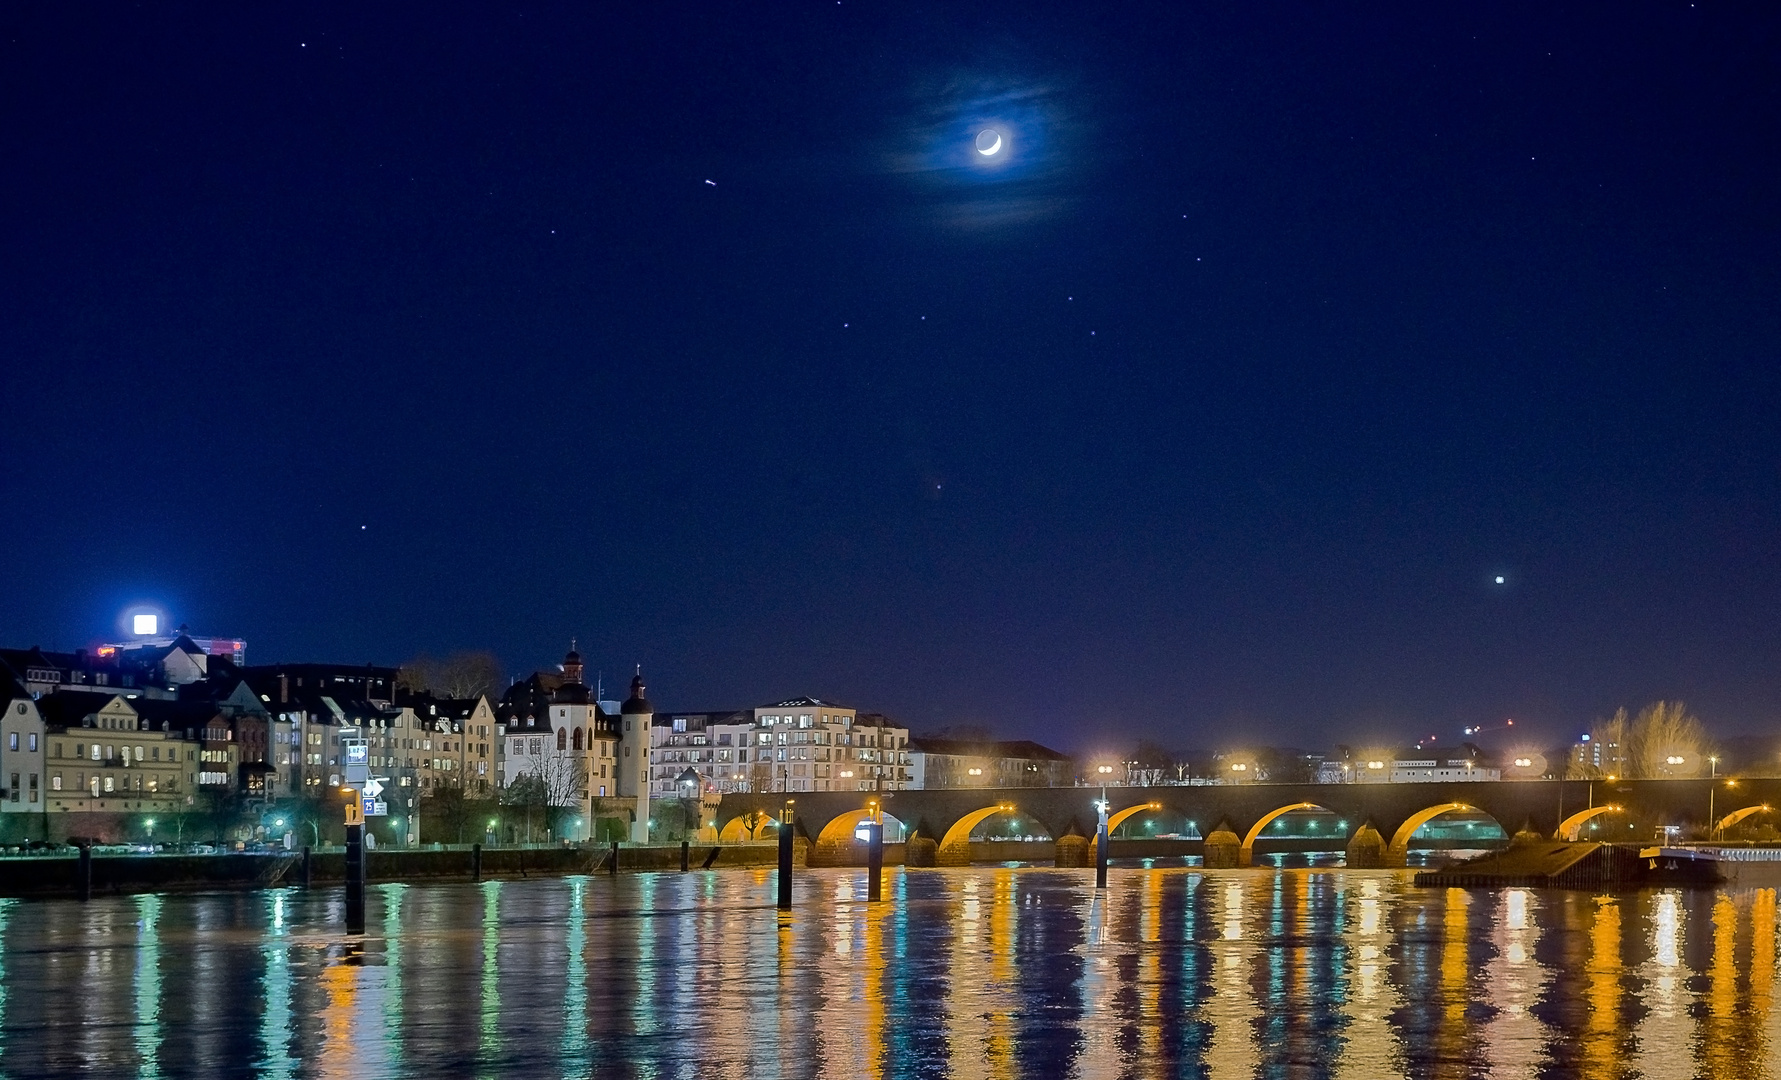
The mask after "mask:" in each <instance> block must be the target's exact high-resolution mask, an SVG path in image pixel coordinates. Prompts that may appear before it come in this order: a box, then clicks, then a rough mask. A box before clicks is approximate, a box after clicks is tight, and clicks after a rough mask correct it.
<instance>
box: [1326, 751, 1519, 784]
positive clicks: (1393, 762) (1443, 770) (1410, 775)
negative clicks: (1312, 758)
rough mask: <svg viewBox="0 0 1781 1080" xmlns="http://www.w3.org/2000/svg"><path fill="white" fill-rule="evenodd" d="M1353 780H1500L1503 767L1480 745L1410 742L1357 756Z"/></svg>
mask: <svg viewBox="0 0 1781 1080" xmlns="http://www.w3.org/2000/svg"><path fill="white" fill-rule="evenodd" d="M1352 764H1353V767H1354V768H1353V776H1354V782H1355V783H1360V784H1441V783H1452V782H1454V781H1467V780H1501V779H1502V778H1503V773H1502V770H1501V769H1499V768H1497V765H1496V761H1495V759H1494V758H1492V756H1491V755H1490V754H1488V753H1486V752H1485V751H1484V750H1483V749H1482V748H1481V747H1479V746H1477V745H1475V744H1473V743H1469V742H1468V743H1460V744H1459V745H1458V746H1411V747H1406V748H1404V749H1402V750H1399V751H1397V752H1396V753H1394V754H1392V755H1391V756H1390V757H1389V758H1386V757H1384V756H1366V755H1365V754H1363V755H1361V756H1359V757H1357V758H1356V759H1355V760H1354V761H1353V762H1352Z"/></svg>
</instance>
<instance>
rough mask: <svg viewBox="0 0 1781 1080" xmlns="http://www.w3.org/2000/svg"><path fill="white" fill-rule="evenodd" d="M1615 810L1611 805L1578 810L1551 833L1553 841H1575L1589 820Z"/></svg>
mask: <svg viewBox="0 0 1781 1080" xmlns="http://www.w3.org/2000/svg"><path fill="white" fill-rule="evenodd" d="M1616 809H1618V807H1616V806H1614V805H1613V804H1612V803H1603V804H1602V805H1600V806H1592V807H1590V808H1589V809H1587V810H1579V811H1577V812H1576V813H1575V814H1572V815H1571V816H1570V817H1568V818H1565V819H1564V820H1563V821H1561V822H1559V823H1558V829H1557V830H1556V831H1554V832H1553V834H1552V838H1553V839H1555V840H1575V839H1577V834H1578V833H1580V832H1582V831H1583V826H1584V825H1585V824H1587V823H1588V822H1589V820H1590V819H1591V818H1598V817H1601V816H1602V815H1603V814H1606V813H1609V812H1610V811H1613V810H1616Z"/></svg>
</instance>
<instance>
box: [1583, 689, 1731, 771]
mask: <svg viewBox="0 0 1781 1080" xmlns="http://www.w3.org/2000/svg"><path fill="white" fill-rule="evenodd" d="M1589 743H1590V750H1589V752H1588V754H1589V756H1588V759H1587V760H1585V761H1582V762H1577V763H1574V764H1573V767H1572V768H1570V769H1569V770H1567V772H1568V773H1569V775H1572V776H1575V777H1579V778H1591V779H1601V778H1604V777H1609V776H1614V777H1623V778H1626V779H1661V778H1663V777H1682V776H1698V775H1700V772H1701V761H1702V758H1703V756H1704V755H1705V754H1706V749H1707V734H1706V731H1705V730H1704V729H1703V728H1702V727H1701V722H1700V720H1699V719H1697V718H1696V717H1694V716H1693V715H1691V714H1690V713H1689V712H1688V707H1687V706H1685V705H1683V704H1682V703H1681V702H1680V701H1654V702H1652V703H1651V704H1649V705H1647V706H1645V707H1644V708H1643V709H1640V710H1639V714H1638V716H1636V717H1633V718H1631V719H1628V717H1627V712H1626V710H1625V709H1617V710H1615V713H1614V715H1613V716H1612V717H1610V718H1609V719H1607V720H1602V721H1598V722H1597V723H1596V724H1595V726H1593V727H1591V728H1590V729H1589Z"/></svg>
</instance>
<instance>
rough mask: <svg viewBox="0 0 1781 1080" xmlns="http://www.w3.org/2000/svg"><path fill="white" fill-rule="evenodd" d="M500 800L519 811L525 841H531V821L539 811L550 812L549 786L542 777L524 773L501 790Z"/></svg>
mask: <svg viewBox="0 0 1781 1080" xmlns="http://www.w3.org/2000/svg"><path fill="white" fill-rule="evenodd" d="M501 802H502V803H503V804H505V805H507V806H511V807H513V808H514V809H515V810H518V811H520V812H521V813H522V814H523V815H524V818H525V822H526V841H525V842H526V843H531V842H532V821H533V818H534V817H535V816H536V815H538V814H539V813H541V812H542V813H545V814H548V813H549V812H550V788H549V787H548V786H547V785H546V784H545V783H544V780H543V778H542V777H539V776H536V775H534V774H532V773H526V774H524V775H522V776H520V777H518V778H517V779H515V780H514V781H513V782H512V783H511V784H508V785H507V787H506V788H504V789H503V790H502V792H501Z"/></svg>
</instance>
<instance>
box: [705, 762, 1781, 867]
mask: <svg viewBox="0 0 1781 1080" xmlns="http://www.w3.org/2000/svg"><path fill="white" fill-rule="evenodd" d="M1101 790H1102V789H1100V788H1098V787H1073V788H971V789H947V790H924V791H897V792H884V793H882V795H875V794H873V793H870V792H851V791H846V792H840V791H837V792H827V791H818V792H808V791H806V792H792V793H789V794H782V793H778V792H772V793H762V794H754V795H740V794H737V795H725V796H724V797H723V799H722V800H721V801H720V802H719V804H718V807H717V815H716V821H715V825H716V826H717V829H718V832H719V836H720V837H721V838H722V839H724V840H737V839H743V838H746V837H748V836H750V835H758V834H759V832H760V831H761V827H762V825H763V823H764V822H767V821H772V820H778V818H779V817H780V816H781V815H782V814H784V813H786V812H788V811H789V813H790V816H791V818H792V820H793V828H794V829H795V830H797V835H798V836H800V837H801V838H803V839H805V840H807V841H808V842H809V843H810V844H811V849H810V855H809V860H810V863H811V864H812V865H816V866H823V865H831V866H833V865H847V864H851V863H854V862H857V861H860V860H861V858H862V856H863V846H861V845H859V844H857V843H856V841H855V840H854V831H855V829H856V828H857V827H858V825H859V824H860V822H862V821H864V820H865V819H866V817H867V816H868V815H869V814H870V813H871V812H872V806H871V804H872V803H873V801H874V800H877V799H882V800H883V810H884V813H886V814H888V815H890V816H891V817H894V818H895V819H896V820H898V821H900V822H902V823H903V825H904V827H905V828H906V829H908V830H909V831H910V840H909V844H908V848H907V861H908V863H909V865H912V866H919V865H941V866H962V865H968V864H969V863H970V862H971V840H970V836H971V832H972V830H973V829H975V828H976V827H977V826H978V825H979V824H981V823H983V822H985V821H987V820H989V819H991V818H994V817H997V816H998V815H1002V814H1018V815H1019V816H1020V817H1021V818H1022V819H1031V820H1033V821H1036V822H1038V823H1039V824H1040V825H1041V826H1043V827H1044V829H1045V830H1046V831H1047V832H1048V833H1050V835H1051V836H1052V837H1053V838H1054V840H1056V841H1057V854H1058V861H1059V865H1077V864H1078V863H1077V857H1076V856H1074V855H1073V854H1072V852H1073V851H1081V850H1083V846H1082V845H1083V841H1082V840H1080V839H1077V838H1079V837H1092V836H1093V835H1094V833H1095V827H1096V823H1097V821H1098V814H1097V810H1096V803H1097V802H1098V801H1099V799H1100V798H1101ZM1709 793H1711V798H1710V796H1709ZM1106 797H1107V802H1108V804H1109V806H1108V809H1109V813H1110V815H1111V816H1112V817H1114V818H1116V819H1123V818H1125V817H1137V818H1140V819H1141V818H1142V816H1143V815H1144V814H1146V813H1163V814H1167V815H1170V816H1171V817H1180V818H1185V819H1187V820H1190V821H1193V822H1195V823H1197V824H1198V825H1199V826H1200V829H1201V832H1202V834H1203V835H1205V837H1206V842H1205V854H1206V865H1208V866H1247V865H1249V864H1250V861H1251V858H1252V857H1253V853H1254V847H1255V842H1256V840H1257V838H1259V837H1261V835H1262V830H1263V829H1265V828H1267V826H1268V825H1269V824H1270V823H1271V822H1273V821H1274V820H1275V819H1276V818H1278V817H1280V816H1281V815H1283V814H1287V813H1291V812H1293V811H1295V810H1312V809H1320V810H1326V811H1329V812H1330V813H1333V814H1335V815H1337V816H1338V817H1339V818H1341V819H1342V820H1344V821H1345V822H1347V823H1348V831H1347V834H1346V836H1345V837H1344V845H1345V848H1346V851H1347V856H1348V861H1349V865H1351V866H1402V865H1404V861H1405V855H1406V853H1407V851H1408V849H1409V846H1410V839H1411V837H1412V835H1413V834H1414V833H1415V832H1416V830H1417V829H1418V828H1420V827H1421V826H1422V825H1424V824H1426V823H1428V822H1429V821H1432V820H1433V819H1435V818H1436V817H1439V816H1440V815H1441V814H1443V813H1447V812H1449V811H1468V812H1472V813H1482V814H1486V815H1488V816H1490V817H1491V818H1493V819H1495V820H1496V822H1497V824H1498V825H1500V826H1501V827H1502V829H1503V831H1504V832H1506V833H1509V834H1514V833H1516V832H1519V831H1522V830H1529V831H1532V832H1536V833H1539V834H1541V835H1542V836H1553V837H1558V838H1562V839H1575V838H1576V836H1577V833H1578V832H1579V830H1581V829H1582V828H1583V827H1584V826H1585V825H1586V823H1588V822H1590V821H1592V820H1598V821H1599V822H1601V823H1609V822H1613V823H1618V822H1620V821H1626V822H1629V823H1633V822H1636V823H1638V824H1639V825H1641V826H1643V827H1642V828H1639V829H1638V830H1637V831H1636V832H1634V831H1630V830H1629V834H1628V838H1629V839H1639V840H1646V839H1649V838H1650V837H1651V835H1652V832H1651V827H1652V826H1655V825H1660V824H1661V825H1680V826H1682V827H1683V828H1684V829H1685V830H1695V829H1699V828H1701V827H1702V826H1704V825H1705V824H1706V823H1707V819H1708V813H1709V806H1710V805H1711V807H1712V816H1713V819H1714V823H1715V824H1716V825H1717V826H1718V827H1720V828H1726V827H1729V826H1730V825H1732V824H1736V823H1737V822H1740V821H1743V820H1745V819H1746V818H1749V817H1751V816H1752V815H1756V814H1766V813H1767V811H1768V808H1769V807H1771V806H1781V779H1739V780H1730V779H1727V778H1725V777H1720V778H1718V779H1716V780H1708V779H1705V778H1701V779H1691V780H1623V781H1607V780H1596V781H1589V780H1562V781H1560V780H1508V781H1497V782H1491V783H1432V784H1246V785H1231V786H1196V787H1110V788H1107V789H1106Z"/></svg>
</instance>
